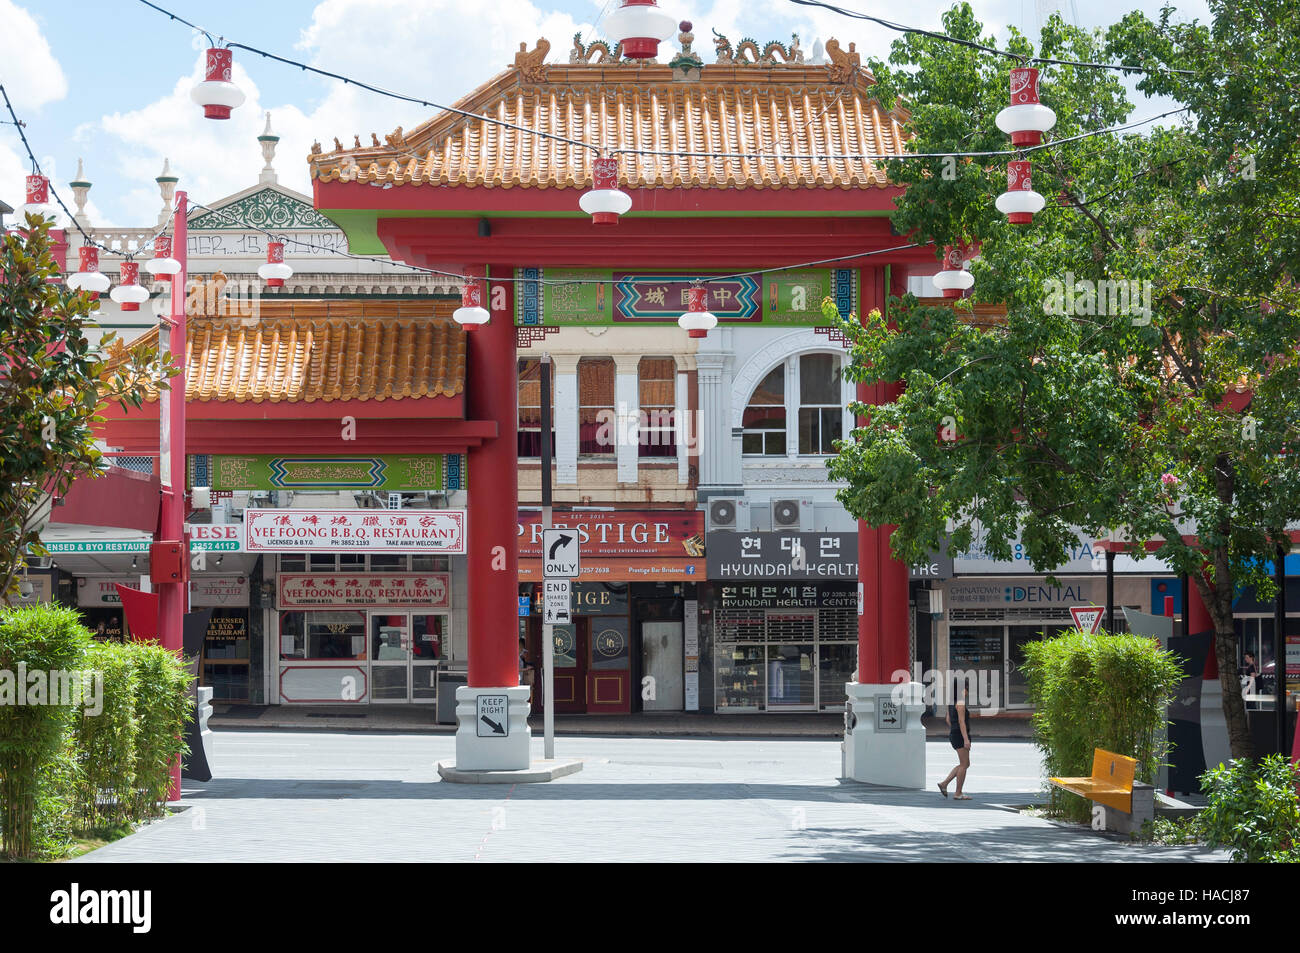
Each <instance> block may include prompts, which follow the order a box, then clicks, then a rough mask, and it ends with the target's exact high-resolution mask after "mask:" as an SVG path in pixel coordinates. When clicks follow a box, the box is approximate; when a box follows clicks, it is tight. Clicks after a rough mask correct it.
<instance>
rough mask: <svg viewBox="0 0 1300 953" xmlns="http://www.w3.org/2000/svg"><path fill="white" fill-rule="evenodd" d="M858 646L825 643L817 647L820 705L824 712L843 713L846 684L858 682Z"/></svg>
mask: <svg viewBox="0 0 1300 953" xmlns="http://www.w3.org/2000/svg"><path fill="white" fill-rule="evenodd" d="M857 670H858V644H857V643H856V642H823V643H821V645H819V646H817V673H818V676H819V678H818V705H819V707H820V708H821V710H822V711H831V710H835V711H843V710H844V705H845V701H846V699H847V696H846V695H845V692H844V685H845V683H846V682H852V681H856V680H857Z"/></svg>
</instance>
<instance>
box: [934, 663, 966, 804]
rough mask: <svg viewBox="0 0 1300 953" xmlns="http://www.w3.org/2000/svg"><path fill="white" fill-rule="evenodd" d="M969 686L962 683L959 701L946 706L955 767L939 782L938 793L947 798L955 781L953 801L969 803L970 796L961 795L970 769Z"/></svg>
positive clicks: (949, 741)
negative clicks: (949, 788) (954, 751)
mask: <svg viewBox="0 0 1300 953" xmlns="http://www.w3.org/2000/svg"><path fill="white" fill-rule="evenodd" d="M969 700H970V686H969V685H967V684H965V683H964V682H963V683H962V687H961V700H960V701H958V702H957V703H956V704H955V705H949V706H948V714H947V722H948V743H949V744H951V745H952V746H953V748H954V750H956V752H957V767H955V768H953V769H952V770H951V771H949V772H948V776H947V777H946V778H944V779H943V780H942V781H940V782H939V793H940V794H942V795H943V796H944V797H947V796H948V785H949V784H950V783H951V782H952V780H953V779H954V778H956V779H957V790H956V791H955V792H954V793H953V796H952V797H953V800H954V801H969V800H970V795H967V794H962V793H961V789H962V785H964V784H965V783H966V771H967V770H968V769H969V768H970V709H969V707H968V704H967V703H968V702H969Z"/></svg>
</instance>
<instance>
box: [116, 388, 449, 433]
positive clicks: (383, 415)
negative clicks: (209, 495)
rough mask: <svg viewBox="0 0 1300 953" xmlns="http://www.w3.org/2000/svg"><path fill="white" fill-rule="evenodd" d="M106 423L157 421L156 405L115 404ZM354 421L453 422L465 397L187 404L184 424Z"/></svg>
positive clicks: (189, 401) (190, 402) (193, 401)
mask: <svg viewBox="0 0 1300 953" xmlns="http://www.w3.org/2000/svg"><path fill="white" fill-rule="evenodd" d="M103 413H104V416H105V417H107V418H108V419H109V420H110V421H113V420H121V419H127V418H134V417H141V418H148V419H150V420H154V421H157V420H158V402H157V401H151V402H149V403H146V404H145V405H144V406H142V407H141V408H140V409H139V410H131V411H123V410H122V408H121V407H120V406H118V405H116V404H114V405H112V406H111V407H108V408H107V409H105V410H104V412H103ZM343 417H354V418H356V420H357V421H358V422H360V421H362V420H389V419H392V418H395V417H402V418H410V419H419V420H430V419H435V420H446V421H448V422H455V421H457V420H463V419H464V417H465V397H464V395H463V394H457V395H456V396H455V397H407V398H403V399H402V400H330V401H323V400H322V401H312V402H310V403H307V402H304V401H292V402H291V401H270V400H264V401H260V402H253V401H245V402H243V403H240V402H238V401H233V400H188V401H186V402H185V419H186V420H228V421H232V426H231V430H232V431H235V430H237V429H238V428H237V426H236V425H238V424H243V423H256V422H260V421H277V422H282V421H286V420H332V421H335V422H337V421H339V420H341V419H342V418H343Z"/></svg>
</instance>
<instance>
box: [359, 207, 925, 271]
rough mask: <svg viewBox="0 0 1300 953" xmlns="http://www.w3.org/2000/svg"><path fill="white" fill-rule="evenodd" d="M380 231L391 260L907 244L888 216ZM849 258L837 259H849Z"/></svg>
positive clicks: (609, 263)
mask: <svg viewBox="0 0 1300 953" xmlns="http://www.w3.org/2000/svg"><path fill="white" fill-rule="evenodd" d="M378 234H379V237H380V239H381V240H382V241H383V242H384V244H385V246H386V247H387V248H388V250H389V252H390V254H392V256H393V257H394V258H398V259H400V260H404V261H409V262H416V263H420V262H429V263H430V265H431V266H432V267H438V266H439V265H443V266H445V265H446V263H450V262H467V261H475V260H487V261H490V262H493V263H494V264H505V263H508V262H511V261H515V262H518V261H524V262H527V263H528V264H529V265H536V266H552V267H554V266H566V265H567V266H574V265H575V263H580V264H581V266H582V267H588V268H613V269H616V270H622V269H629V268H630V269H644V268H678V269H682V268H687V269H719V268H727V269H742V268H743V269H747V270H748V269H754V268H772V267H781V266H787V265H792V264H797V263H800V262H804V261H816V260H821V259H838V258H842V257H843V256H846V255H853V254H856V253H867V252H877V251H880V250H882V249H890V248H897V247H898V246H901V245H906V244H907V243H908V240H907V239H906V238H904V237H900V236H898V235H894V234H892V233H891V232H890V230H889V223H888V220H886V219H883V218H854V219H838V218H819V219H713V218H710V219H678V220H670V219H649V218H644V219H630V218H625V219H623V220H622V221H620V222H619V224H618V225H616V226H613V227H611V228H602V227H599V226H595V225H592V224H591V222H589V221H587V220H585V219H577V220H574V219H546V220H540V221H539V220H537V219H493V220H492V221H491V234H490V235H488V236H486V237H484V236H481V235H479V230H478V223H477V222H476V221H472V220H465V219H429V218H418V219H416V218H383V219H380V220H379V223H378ZM885 262H894V263H918V264H922V263H924V264H933V263H934V262H935V258H934V252H933V250H932V249H929V248H915V249H904V250H900V251H891V252H888V253H887V254H885V255H880V256H875V257H872V258H869V259H861V260H859V262H858V263H859V264H863V263H870V264H872V265H876V264H883V263H885ZM853 264H854V260H853V259H847V260H845V261H842V262H838V263H837V266H838V267H851V266H853Z"/></svg>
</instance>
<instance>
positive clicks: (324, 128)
mask: <svg viewBox="0 0 1300 953" xmlns="http://www.w3.org/2000/svg"><path fill="white" fill-rule="evenodd" d="M610 2H611V3H616V2H617V0H610ZM1163 2H1164V0H1141V2H1136V3H1135V2H1133V0H1129V2H1114V0H975V2H973V3H972V6H973V7H974V8H975V11H976V13H977V15H978V16H979V17H980V18H981V19H982V20H983V21H984V23H985V24H986V26H987V27H988V28H990V29H993V30H996V31H998V32H999V33H1000V34H1002V35H1004V34H1005V29H1006V28H1007V26H1009V25H1010V26H1015V27H1017V28H1018V29H1020V30H1022V31H1026V32H1029V33H1030V34H1031V36H1036V35H1037V23H1038V18H1039V16H1041V15H1042V13H1043V12H1045V11H1050V10H1053V9H1059V10H1060V11H1061V12H1062V14H1063V16H1065V18H1066V19H1067V20H1070V21H1072V22H1076V23H1079V24H1080V25H1082V26H1086V27H1097V26H1103V25H1106V24H1109V23H1112V22H1114V21H1115V20H1118V19H1119V18H1120V17H1121V16H1123V15H1124V14H1125V13H1127V12H1128V11H1129V10H1131V9H1140V10H1143V11H1145V12H1146V13H1147V14H1148V15H1150V16H1155V15H1157V13H1158V10H1159V8H1160V6H1161V5H1162V3H1163ZM841 5H844V6H849V7H852V8H853V9H857V10H861V11H863V12H868V13H872V14H876V15H878V16H882V17H885V18H888V19H894V20H898V21H900V22H903V23H906V24H908V25H909V26H918V27H927V28H931V29H934V28H938V27H939V25H940V15H941V12H942V11H943V10H944V9H946V8H947V6H948V4H946V3H943V4H940V3H924V2H923V3H912V4H899V3H897V2H895V0H842V3H841ZM159 6H162V7H165V8H168V9H171V10H173V11H174V12H176V13H177V14H178V15H180V16H182V17H185V18H186V19H188V20H191V21H192V22H195V23H197V24H199V25H200V26H203V27H204V28H206V29H207V30H209V31H211V32H212V33H214V34H220V35H223V36H224V37H225V38H226V39H227V40H228V41H235V42H241V43H246V44H248V45H250V46H256V47H259V48H261V49H265V50H267V51H269V52H275V53H279V54H282V55H285V56H289V57H292V58H294V59H299V60H303V61H306V62H310V63H312V64H313V65H316V66H319V67H321V68H324V69H330V70H332V71H334V72H339V73H343V74H346V75H350V76H354V77H356V78H358V79H364V80H366V81H368V82H371V83H374V84H375V85H379V86H385V87H388V88H391V89H395V90H398V91H402V92H409V93H411V94H413V95H419V96H422V97H424V98H427V99H430V100H434V101H439V102H452V101H454V100H455V99H457V98H458V97H460V96H461V95H463V94H465V93H467V92H469V91H471V90H472V89H473V88H474V87H476V86H478V85H479V84H481V83H483V82H484V81H486V80H487V79H489V78H490V77H491V76H493V75H495V74H496V73H497V72H499V71H500V70H501V69H502V68H503V67H504V66H505V65H506V64H508V63H509V62H510V61H511V59H512V58H513V54H514V51H516V50H517V49H518V48H519V43H520V42H524V41H526V42H527V43H528V45H529V47H530V48H531V47H532V46H533V45H534V43H535V42H536V40H537V38H538V37H539V36H545V37H547V38H548V39H549V40H550V42H551V54H550V59H551V60H552V61H563V60H567V58H568V51H569V48H570V47H571V45H572V36H573V34H574V33H575V32H576V31H578V30H582V31H583V32H584V34H585V38H586V39H587V40H590V39H591V38H592V37H593V36H594V35H598V34H599V33H600V30H599V29H596V30H594V31H593V30H592V24H593V22H595V21H597V18H598V17H600V16H601V15H602V11H603V10H604V9H605V8H606V7H607V4H606V2H605V0H566V2H561V3H550V2H547V0H494V2H492V3H473V2H471V3H464V2H453V0H270V2H268V0H257V2H254V0H226V2H224V3H221V4H213V3H211V2H204V0H160V2H159ZM661 6H663V7H664V9H665V10H666V11H667V12H669V13H670V14H672V15H673V16H675V17H678V18H684V19H689V20H691V21H693V23H694V30H695V34H696V36H697V38H698V39H697V40H696V48H697V49H698V50H699V51H700V52H701V53H702V54H703V56H704V58H705V60H706V62H708V61H711V60H712V44H711V43H709V42H708V38H709V36H710V34H709V30H710V28H716V29H718V30H719V31H720V32H722V33H724V34H726V35H727V36H729V37H731V39H732V40H733V42H734V41H736V40H738V39H739V38H740V37H742V36H746V35H748V36H753V37H754V38H755V39H757V40H759V41H760V42H766V41H768V40H772V39H781V40H783V41H787V42H788V40H789V35H790V34H791V33H792V32H798V33H799V35H800V38H801V44H802V46H803V47H804V49H805V50H809V49H811V47H812V43H813V39H814V38H816V37H821V38H822V39H823V40H824V39H825V38H827V37H830V36H836V37H838V38H839V39H840V41H841V43H842V44H843V45H845V46H847V44H848V42H849V41H853V42H856V43H857V48H858V50H859V52H862V53H864V54H865V55H877V56H884V55H886V54H887V52H888V48H889V43H890V42H891V41H892V40H893V39H894V38H895V36H896V34H894V33H892V32H890V31H887V30H885V29H884V28H881V27H877V26H875V25H872V24H869V23H865V22H862V21H856V20H849V19H845V18H843V17H840V16H838V15H836V14H834V13H830V12H828V11H814V10H811V9H809V8H806V7H801V6H796V5H794V4H792V3H790V2H789V0H745V2H742V0H713V2H699V0H697V2H692V3H689V4H687V3H680V2H678V0H661ZM1177 6H1178V8H1179V11H1180V14H1181V15H1182V16H1184V17H1186V18H1192V17H1196V18H1199V19H1202V20H1204V19H1206V18H1207V16H1208V14H1207V11H1206V7H1205V4H1204V0H1182V2H1179V3H1177ZM0 37H3V38H5V43H4V46H5V52H4V55H3V56H0V82H3V83H4V85H5V88H6V90H7V91H8V93H9V96H10V98H11V99H12V100H13V101H14V107H15V108H16V109H17V110H18V112H19V115H20V117H21V118H23V119H24V120H25V121H26V123H27V128H26V133H27V136H28V139H29V140H30V141H31V143H32V147H33V150H34V151H35V152H36V155H37V157H38V159H40V160H41V164H42V166H43V168H44V169H45V171H46V172H47V174H50V175H51V178H52V179H53V180H54V184H55V187H56V188H57V189H59V191H60V194H61V195H62V196H63V197H64V199H65V201H67V202H68V204H69V206H70V207H71V205H72V194H71V190H70V189H68V188H67V183H68V182H69V181H70V180H72V179H73V178H74V177H75V173H76V170H77V159H78V158H79V157H80V158H82V159H84V160H85V173H86V177H87V178H88V179H89V180H90V181H91V182H93V183H94V187H93V188H92V190H91V192H90V202H89V203H88V211H89V213H90V217H91V220H92V223H93V224H95V225H116V226H144V225H149V224H151V223H152V222H153V221H154V220H155V219H156V217H157V214H158V211H159V209H160V208H161V204H162V202H161V199H160V197H159V193H158V188H157V185H156V184H155V182H154V177H155V176H156V175H158V173H159V171H160V169H161V167H162V162H163V158H164V157H167V158H169V159H170V160H171V167H172V171H173V173H174V174H176V175H178V176H179V177H180V186H179V187H180V188H185V189H188V190H189V192H190V193H191V195H192V196H193V197H194V198H195V199H197V200H198V201H200V202H203V201H213V200H215V199H218V198H220V197H222V196H223V195H227V194H230V193H231V192H235V191H238V190H240V189H242V188H246V187H247V186H249V185H252V184H253V183H255V182H256V180H257V174H258V172H259V170H260V169H261V167H262V158H261V153H260V151H259V149H258V145H257V142H256V137H257V135H258V134H259V133H260V132H261V131H262V126H263V123H264V113H265V111H267V110H269V111H270V112H271V114H272V124H273V126H274V128H275V131H276V132H277V133H278V134H279V135H280V136H281V137H282V138H281V142H280V145H279V150H278V152H277V155H276V161H275V165H276V169H277V171H278V172H279V173H280V181H281V182H282V183H283V184H285V185H288V186H290V187H292V188H297V189H300V190H302V191H307V190H308V186H309V181H308V178H307V167H306V161H305V158H306V155H307V153H308V150H309V148H310V146H311V143H312V141H313V140H316V139H319V140H320V141H321V142H322V143H325V144H326V145H327V146H328V145H329V144H331V143H332V141H333V137H334V136H338V137H339V138H340V139H341V140H343V142H344V143H345V144H350V143H351V139H352V136H353V134H357V133H359V134H360V135H361V136H362V140H363V141H367V142H368V141H369V134H370V133H371V132H376V133H378V134H379V135H380V136H381V137H382V136H383V135H384V134H385V133H387V132H390V131H392V129H393V128H394V127H395V126H397V125H399V124H400V125H402V126H404V127H405V128H407V129H410V128H411V127H413V126H414V125H416V124H417V123H419V122H420V121H422V120H424V119H426V118H428V116H427V110H424V109H423V108H422V107H411V106H407V105H404V104H400V103H396V102H393V101H390V100H386V99H384V98H381V97H377V96H375V95H373V94H370V93H366V92H363V91H360V90H357V89H355V88H354V87H345V86H343V85H342V84H339V83H337V82H334V81H328V80H322V79H319V78H316V77H313V76H311V75H310V74H306V73H303V72H302V71H299V70H294V69H291V68H289V67H286V66H284V65H281V64H276V63H273V62H270V61H267V60H263V59H260V58H257V57H254V56H252V55H251V54H248V53H245V52H243V51H236V67H235V79H236V82H237V83H238V84H239V86H240V87H241V89H243V90H244V92H245V94H246V95H247V96H248V100H247V102H246V103H245V104H244V105H243V106H242V107H240V108H238V109H236V110H235V114H234V118H232V119H231V120H230V121H228V122H220V123H218V122H212V121H205V120H204V119H203V118H202V114H201V110H200V109H199V107H197V106H195V105H194V104H193V103H192V102H191V101H190V99H189V91H190V88H191V87H192V85H193V83H194V82H195V81H196V80H197V79H198V78H199V77H200V73H201V66H200V57H201V49H202V48H203V47H204V46H206V42H205V41H204V40H202V38H201V37H196V36H194V35H192V33H191V31H190V30H189V28H188V27H185V26H183V25H181V24H179V23H175V22H172V21H169V20H168V19H167V18H166V17H164V16H162V15H161V14H158V13H156V12H155V11H152V10H150V9H149V8H148V7H146V6H144V5H143V4H142V3H139V2H138V0H59V2H55V0H0ZM1157 111H1159V107H1158V106H1152V107H1151V108H1150V112H1157ZM1138 113H1139V114H1140V115H1145V114H1147V110H1146V109H1144V108H1143V107H1141V106H1139V110H1138ZM27 171H29V170H28V163H27V161H26V159H25V157H24V155H23V152H22V146H21V143H20V142H19V140H18V137H17V135H16V133H15V130H14V129H13V127H12V126H6V125H0V199H3V200H4V201H6V202H8V203H9V204H10V205H13V206H15V207H16V206H18V205H21V204H22V202H23V194H22V188H23V186H22V176H23V175H24V174H25V173H26V172H27Z"/></svg>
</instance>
